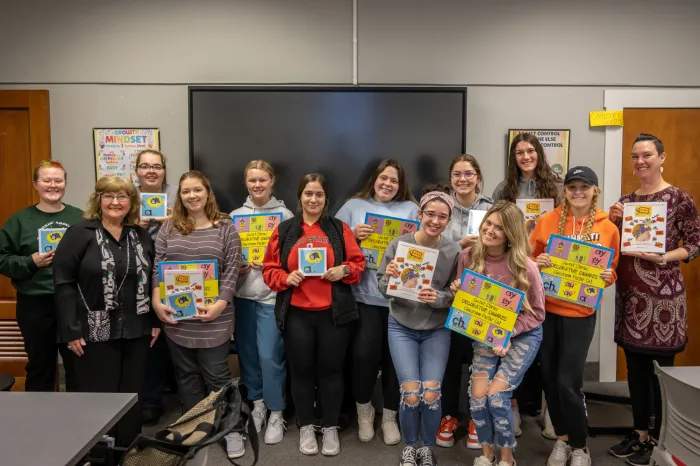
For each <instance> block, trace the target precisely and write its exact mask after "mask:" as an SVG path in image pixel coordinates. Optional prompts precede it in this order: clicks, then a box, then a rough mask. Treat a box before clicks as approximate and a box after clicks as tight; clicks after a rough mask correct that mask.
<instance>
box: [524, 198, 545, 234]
mask: <svg viewBox="0 0 700 466" xmlns="http://www.w3.org/2000/svg"><path fill="white" fill-rule="evenodd" d="M515 204H516V205H517V206H518V207H520V210H522V211H523V215H524V216H525V231H526V233H527V234H528V235H529V234H530V233H532V230H534V229H535V225H537V222H538V220H539V219H540V217H541V216H542V215H544V214H546V213H547V212H551V211H553V210H554V199H517V200H516V201H515Z"/></svg>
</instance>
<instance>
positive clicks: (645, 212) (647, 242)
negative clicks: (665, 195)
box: [620, 202, 668, 254]
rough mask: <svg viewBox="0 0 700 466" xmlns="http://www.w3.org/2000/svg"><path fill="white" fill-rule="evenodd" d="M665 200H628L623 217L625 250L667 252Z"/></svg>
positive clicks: (622, 249)
mask: <svg viewBox="0 0 700 466" xmlns="http://www.w3.org/2000/svg"><path fill="white" fill-rule="evenodd" d="M667 211H668V206H667V204H666V203H665V202H628V203H626V204H625V212H624V215H623V217H622V237H621V241H622V246H621V248H620V250H621V251H623V252H656V253H659V254H663V253H665V252H666V218H667V217H666V215H667Z"/></svg>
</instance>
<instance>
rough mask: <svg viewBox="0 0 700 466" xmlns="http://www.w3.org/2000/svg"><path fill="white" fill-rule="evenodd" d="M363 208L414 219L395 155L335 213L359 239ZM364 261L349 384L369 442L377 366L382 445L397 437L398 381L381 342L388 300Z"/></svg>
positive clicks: (364, 228) (364, 229) (363, 230)
mask: <svg viewBox="0 0 700 466" xmlns="http://www.w3.org/2000/svg"><path fill="white" fill-rule="evenodd" d="M367 213H371V214H380V215H387V216H391V217H397V218H402V219H407V220H416V219H417V218H418V217H417V215H418V205H417V204H416V200H415V199H414V198H413V196H412V195H411V191H410V190H409V189H408V183H407V182H406V174H405V172H404V170H403V168H402V167H401V164H399V162H397V161H396V160H383V161H382V162H381V163H380V164H379V165H378V166H377V169H376V170H375V171H374V173H373V174H372V176H371V177H370V178H369V179H368V180H367V183H366V184H365V187H364V188H363V189H362V191H360V192H358V193H357V194H355V196H353V198H352V199H350V200H348V201H347V202H346V203H345V204H344V205H343V206H342V207H341V208H340V210H339V211H338V213H337V214H336V217H337V218H338V219H340V220H342V221H344V222H345V223H347V224H348V225H350V228H351V229H352V231H353V232H354V234H355V238H356V239H357V240H358V241H362V240H363V239H365V238H367V237H368V236H369V235H370V233H371V232H372V228H371V227H370V226H369V225H367V224H365V216H366V214H367ZM367 264H368V266H366V267H365V270H364V272H362V280H361V281H360V283H359V284H358V285H355V286H353V294H354V296H355V300H356V301H357V307H358V309H359V313H360V319H359V321H358V324H357V327H356V330H355V335H354V336H353V341H352V343H351V348H352V349H351V351H352V374H353V378H352V387H353V395H354V398H355V402H356V403H357V421H358V426H359V431H358V434H359V437H360V440H361V441H363V442H369V441H370V440H372V438H373V437H374V407H373V406H372V403H371V399H372V392H373V391H374V385H375V383H376V381H377V371H378V370H379V368H380V367H381V370H382V390H383V394H384V411H383V415H382V432H383V434H384V442H385V443H386V444H387V445H396V444H397V443H399V442H400V441H401V434H400V433H399V428H398V424H397V423H396V412H397V410H398V407H399V383H398V380H397V378H396V371H395V370H394V364H393V362H392V360H391V354H390V352H389V344H388V341H387V323H388V317H389V302H388V301H387V300H386V298H384V296H382V295H381V293H379V289H378V288H377V273H376V266H377V265H378V264H375V266H374V267H371V266H370V265H369V264H370V263H369V262H367Z"/></svg>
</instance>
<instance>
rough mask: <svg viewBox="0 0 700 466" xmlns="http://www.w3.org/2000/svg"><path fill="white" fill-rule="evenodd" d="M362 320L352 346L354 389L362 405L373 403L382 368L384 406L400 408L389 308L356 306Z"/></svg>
mask: <svg viewBox="0 0 700 466" xmlns="http://www.w3.org/2000/svg"><path fill="white" fill-rule="evenodd" d="M357 307H358V310H359V311H360V319H359V321H358V322H357V325H356V326H355V331H354V334H353V337H352V342H351V344H350V352H351V354H352V389H353V394H354V396H355V401H356V402H357V403H360V404H365V403H369V402H370V401H371V400H372V393H373V392H374V386H375V385H376V383H377V374H378V371H379V368H381V369H382V395H383V398H384V407H385V408H386V409H390V410H392V411H398V409H399V398H400V393H399V379H398V378H397V377H396V370H394V362H393V361H392V360H391V352H390V351H389V339H388V335H389V333H388V328H387V327H388V323H389V308H388V307H384V306H371V305H369V304H365V303H357Z"/></svg>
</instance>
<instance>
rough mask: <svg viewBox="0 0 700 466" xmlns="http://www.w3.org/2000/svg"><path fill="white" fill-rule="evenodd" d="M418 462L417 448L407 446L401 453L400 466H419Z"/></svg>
mask: <svg viewBox="0 0 700 466" xmlns="http://www.w3.org/2000/svg"><path fill="white" fill-rule="evenodd" d="M417 465H418V462H417V461H416V447H412V446H410V445H406V446H405V447H404V449H403V451H402V452H401V459H400V460H399V466H417Z"/></svg>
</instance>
